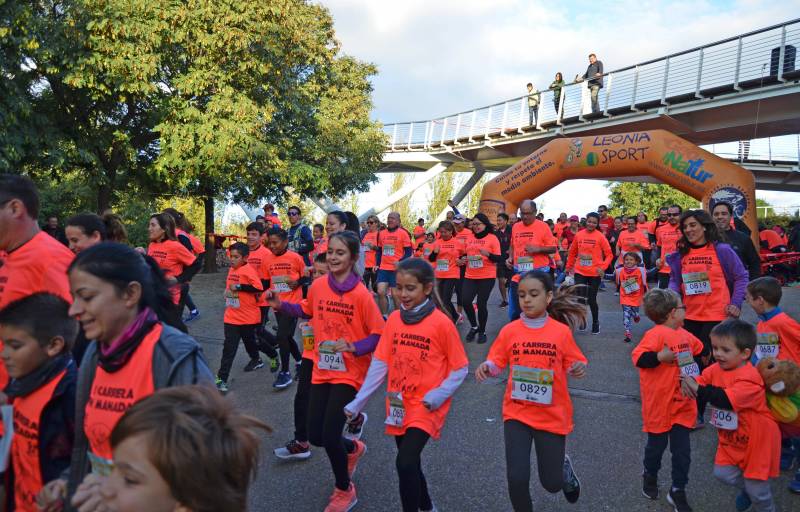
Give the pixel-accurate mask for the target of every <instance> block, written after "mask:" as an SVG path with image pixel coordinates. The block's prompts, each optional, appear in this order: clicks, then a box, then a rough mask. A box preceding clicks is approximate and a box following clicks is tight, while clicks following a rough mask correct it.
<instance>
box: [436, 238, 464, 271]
mask: <svg viewBox="0 0 800 512" xmlns="http://www.w3.org/2000/svg"><path fill="white" fill-rule="evenodd" d="M433 248H434V250H435V249H437V248H438V249H439V252H438V253H437V254H436V261H435V262H434V264H433V265H434V267H433V268H434V274H435V276H436V279H458V277H459V266H458V264H457V262H458V258H460V257H461V256H463V255H464V254H465V253H464V245H463V244H462V243H461V242H459V241H458V240H456V239H455V238H451V239H450V240H442V239H439V240H436V242H434V244H433Z"/></svg>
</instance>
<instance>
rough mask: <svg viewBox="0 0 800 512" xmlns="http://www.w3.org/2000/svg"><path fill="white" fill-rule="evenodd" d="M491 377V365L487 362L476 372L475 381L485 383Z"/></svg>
mask: <svg viewBox="0 0 800 512" xmlns="http://www.w3.org/2000/svg"><path fill="white" fill-rule="evenodd" d="M491 376H492V369H491V367H490V366H489V363H487V362H485V361H484V362H483V363H481V364H480V365H479V366H478V368H477V369H476V370H475V380H477V381H478V382H483V381H485V380H486V379H488V378H489V377H491Z"/></svg>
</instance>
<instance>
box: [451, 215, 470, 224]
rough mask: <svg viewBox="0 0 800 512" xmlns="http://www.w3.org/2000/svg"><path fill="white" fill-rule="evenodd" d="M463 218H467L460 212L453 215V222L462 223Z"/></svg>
mask: <svg viewBox="0 0 800 512" xmlns="http://www.w3.org/2000/svg"><path fill="white" fill-rule="evenodd" d="M465 220H467V218H466V217H464V215H463V214H461V213H459V214H458V215H456V216H455V217H453V222H455V223H456V224H462V223H463V222H464V221H465Z"/></svg>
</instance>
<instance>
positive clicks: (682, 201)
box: [606, 182, 700, 219]
mask: <svg viewBox="0 0 800 512" xmlns="http://www.w3.org/2000/svg"><path fill="white" fill-rule="evenodd" d="M606 187H607V188H608V198H609V204H608V208H609V212H610V213H611V215H613V216H618V215H636V214H637V213H638V212H640V211H643V212H645V213H646V214H647V217H648V218H649V219H654V218H655V217H656V216H657V215H658V209H659V208H661V207H662V206H665V205H666V206H668V205H671V204H677V205H679V206H681V207H682V208H684V209H690V208H697V207H698V205H699V204H700V202H699V201H698V200H697V199H694V198H693V197H691V196H688V195H686V194H684V193H683V192H681V191H680V190H677V189H675V188H672V187H670V186H669V185H663V184H654V183H638V182H609V183H607V184H606Z"/></svg>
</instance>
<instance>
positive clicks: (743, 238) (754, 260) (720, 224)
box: [711, 201, 761, 281]
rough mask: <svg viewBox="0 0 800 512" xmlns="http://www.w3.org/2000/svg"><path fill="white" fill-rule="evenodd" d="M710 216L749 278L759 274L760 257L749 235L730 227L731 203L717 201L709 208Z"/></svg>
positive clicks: (751, 278)
mask: <svg viewBox="0 0 800 512" xmlns="http://www.w3.org/2000/svg"><path fill="white" fill-rule="evenodd" d="M711 216H712V217H714V223H715V224H716V225H717V229H719V232H720V233H722V235H723V236H724V237H725V238H726V239H727V241H728V243H729V244H730V245H731V247H733V250H734V252H735V253H736V255H737V256H739V259H740V260H742V264H743V265H744V268H746V269H747V274H748V277H749V280H750V281H752V280H753V279H755V278H757V277H759V276H761V257H760V256H759V255H758V249H756V246H755V245H753V240H752V239H751V238H750V236H749V235H746V234H744V233H742V232H741V231H737V230H736V229H733V228H732V227H731V217H733V205H731V204H730V203H728V202H725V201H719V202H718V203H716V204H715V205H714V207H713V208H712V209H711Z"/></svg>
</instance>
